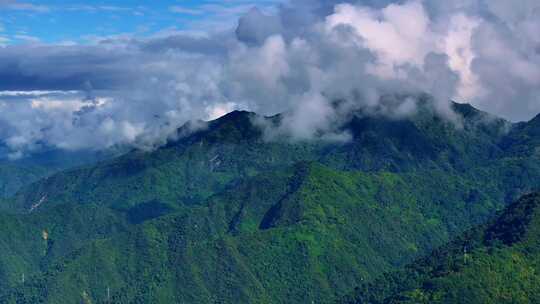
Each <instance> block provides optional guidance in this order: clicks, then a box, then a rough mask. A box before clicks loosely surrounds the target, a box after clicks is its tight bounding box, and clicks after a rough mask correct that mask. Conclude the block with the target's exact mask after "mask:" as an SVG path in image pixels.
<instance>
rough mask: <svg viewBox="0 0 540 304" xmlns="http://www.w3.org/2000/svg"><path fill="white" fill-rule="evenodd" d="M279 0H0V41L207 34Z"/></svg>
mask: <svg viewBox="0 0 540 304" xmlns="http://www.w3.org/2000/svg"><path fill="white" fill-rule="evenodd" d="M281 1H282V0H226V1H215V0H177V1H165V0H158V1H140V0H127V1H126V0H124V1H118V0H116V1H66V0H42V1H27V0H24V1H23V0H21V1H13V0H0V44H3V45H6V44H23V43H36V42H40V43H89V42H92V41H93V40H94V39H95V38H97V37H104V36H116V35H134V36H142V37H144V36H151V35H155V34H159V33H160V32H167V31H194V32H199V31H200V32H208V31H210V32H211V31H217V30H222V29H224V28H230V27H233V26H234V25H235V23H236V21H237V19H238V16H239V15H241V14H243V13H245V12H246V11H247V10H249V9H250V8H251V7H253V6H257V7H258V8H260V9H261V10H266V11H271V10H273V9H275V7H276V6H277V5H278V3H279V2H281Z"/></svg>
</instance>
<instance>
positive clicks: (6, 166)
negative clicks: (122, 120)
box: [0, 144, 116, 198]
mask: <svg viewBox="0 0 540 304" xmlns="http://www.w3.org/2000/svg"><path fill="white" fill-rule="evenodd" d="M8 154H9V153H8V150H7V148H5V147H4V145H2V144H0V198H8V197H10V196H12V195H14V194H15V193H16V192H17V191H18V190H20V189H21V188H22V187H24V186H27V185H30V184H31V183H33V182H36V181H38V180H40V179H42V178H44V177H47V176H50V175H52V174H54V173H56V172H59V171H62V170H66V169H69V168H74V167H78V166H82V165H88V164H93V163H96V162H98V161H100V160H104V159H107V158H112V157H113V156H114V155H116V153H113V152H112V151H109V152H94V151H73V152H71V151H63V150H59V149H52V148H50V149H44V150H42V151H39V152H35V153H33V154H31V155H28V156H26V157H23V158H20V159H10V158H9V157H8Z"/></svg>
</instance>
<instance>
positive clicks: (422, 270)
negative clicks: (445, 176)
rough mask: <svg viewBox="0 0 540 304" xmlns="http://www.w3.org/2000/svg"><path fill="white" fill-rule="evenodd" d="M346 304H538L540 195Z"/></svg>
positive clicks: (365, 289)
mask: <svg viewBox="0 0 540 304" xmlns="http://www.w3.org/2000/svg"><path fill="white" fill-rule="evenodd" d="M353 298H355V299H354V300H348V301H346V302H348V303H538V302H540V194H532V195H527V196H524V197H523V198H521V199H520V200H519V201H517V202H516V203H514V204H512V205H510V206H509V207H508V208H507V209H505V210H504V211H503V212H502V213H501V214H500V215H499V216H498V217H497V218H496V219H495V220H493V221H491V222H489V223H488V224H485V225H482V226H480V227H478V228H475V229H472V230H470V231H468V232H467V233H465V234H464V235H463V236H461V237H460V238H458V239H457V240H456V241H454V242H452V243H451V244H449V245H447V246H444V247H442V248H440V249H438V250H436V251H435V252H434V253H433V254H431V255H429V256H428V257H426V258H423V259H421V260H419V261H418V262H416V263H414V264H412V265H410V266H408V267H407V268H406V269H405V270H403V271H400V272H397V273H392V274H388V275H386V276H384V277H383V278H381V279H378V280H377V281H376V282H375V283H373V284H369V285H366V286H363V287H362V288H359V289H358V290H357V291H356V295H355V296H354V297H353Z"/></svg>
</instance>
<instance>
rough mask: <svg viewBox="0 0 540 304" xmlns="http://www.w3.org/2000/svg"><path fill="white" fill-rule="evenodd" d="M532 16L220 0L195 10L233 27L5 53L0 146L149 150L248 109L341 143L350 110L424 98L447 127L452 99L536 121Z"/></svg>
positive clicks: (299, 134)
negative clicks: (180, 132)
mask: <svg viewBox="0 0 540 304" xmlns="http://www.w3.org/2000/svg"><path fill="white" fill-rule="evenodd" d="M539 6H540V5H539V4H538V3H537V1H528V0H527V1H525V0H524V1H522V2H519V4H515V3H514V4H510V3H509V2H507V1H502V0H500V1H499V0H492V1H487V0H461V1H445V2H442V1H435V0H424V1H420V0H409V1H400V2H392V1H346V2H345V3H342V1H314V0H309V1H307V0H292V1H290V2H288V3H284V4H283V5H281V6H280V8H279V9H278V10H277V11H275V12H268V11H265V10H261V9H253V8H252V4H251V3H250V2H249V1H247V2H231V4H226V5H213V6H212V5H210V6H208V5H207V6H204V7H200V8H199V7H198V8H196V9H204V10H205V12H210V11H212V12H214V15H222V16H224V15H226V16H230V18H233V17H234V18H236V16H238V14H241V12H242V13H245V14H243V15H242V16H241V17H240V18H239V19H238V26H237V27H236V28H235V29H228V28H227V27H225V28H222V29H221V30H220V31H212V32H209V33H205V34H190V33H186V32H177V31H169V32H164V33H162V34H160V35H156V36H154V37H149V38H137V37H136V36H134V35H125V36H117V37H107V38H99V39H95V40H93V41H92V42H91V43H90V44H88V45H77V44H71V45H45V44H36V45H19V46H16V45H11V46H4V47H2V48H0V80H1V81H0V91H3V92H0V138H1V139H2V140H3V141H4V142H6V144H7V145H8V146H9V147H10V149H11V150H12V152H13V153H18V152H21V151H22V152H21V153H24V152H28V151H33V150H36V149H39V148H40V146H43V145H50V146H56V147H60V148H64V149H88V148H90V149H103V148H108V147H112V146H115V145H133V146H137V147H141V148H152V147H154V146H156V145H159V144H161V143H163V142H164V141H165V140H166V139H167V137H168V136H170V135H171V134H172V133H174V130H176V128H178V127H179V126H181V125H182V124H183V123H185V122H186V121H188V120H192V119H211V118H215V117H217V116H219V115H222V114H224V113H226V112H227V111H230V110H233V109H246V110H252V111H256V112H259V113H261V114H265V115H272V114H275V113H279V112H284V113H285V114H284V117H283V121H282V124H281V126H279V127H278V128H277V129H273V130H270V132H269V137H272V136H276V135H280V136H288V137H290V138H293V139H298V140H307V139H311V138H314V137H318V138H324V139H328V140H346V139H347V138H348V136H349V135H348V134H347V132H343V130H341V129H340V127H339V126H340V124H342V123H343V122H344V121H345V120H346V119H347V117H348V115H349V114H350V113H351V112H354V111H364V112H370V111H372V112H377V113H382V114H384V115H388V116H389V117H396V118H398V117H403V116H406V115H409V114H410V113H414V112H415V109H416V108H415V105H416V103H417V101H416V100H415V98H416V97H418V96H425V95H424V93H428V94H430V95H431V96H433V100H434V107H435V110H436V111H438V112H439V113H441V114H442V115H445V116H446V117H448V118H450V119H452V112H451V111H450V109H449V100H450V99H455V100H458V101H469V102H471V103H473V104H475V105H477V106H479V107H481V108H482V109H487V110H488V111H490V112H493V113H494V114H499V115H502V116H503V117H505V118H509V119H512V120H520V119H528V118H530V117H532V116H533V115H534V114H536V113H537V112H540V100H539V98H540V72H539V71H540V38H539V36H538V28H540V21H539V20H538V18H536V17H537V16H538V12H539V10H540V8H539ZM227 18H229V17H227ZM220 20H221V19H220Z"/></svg>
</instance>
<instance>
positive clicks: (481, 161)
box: [0, 104, 540, 303]
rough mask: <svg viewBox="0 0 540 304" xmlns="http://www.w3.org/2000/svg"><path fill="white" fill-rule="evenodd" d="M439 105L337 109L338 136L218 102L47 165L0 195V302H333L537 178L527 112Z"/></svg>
mask: <svg viewBox="0 0 540 304" xmlns="http://www.w3.org/2000/svg"><path fill="white" fill-rule="evenodd" d="M454 110H455V112H456V117H457V119H456V120H455V121H449V120H448V119H446V118H443V117H440V116H438V115H436V114H435V113H434V112H433V111H431V110H430V108H429V106H428V107H421V108H420V111H418V113H416V114H415V115H413V116H411V117H394V118H388V117H387V116H384V115H378V114H377V113H369V114H366V113H362V112H358V113H353V114H351V117H350V119H349V120H347V121H346V122H345V123H344V124H343V125H341V126H339V128H340V129H341V130H343V131H347V132H349V133H350V134H351V137H352V139H351V140H350V141H345V142H331V141H327V140H322V139H321V140H317V139H315V140H310V141H294V140H290V139H288V138H277V139H276V138H274V139H273V140H268V139H267V138H266V136H265V128H266V127H268V125H272V124H276V123H279V120H280V119H281V117H280V116H275V117H269V118H264V117H260V116H257V115H256V114H253V113H249V112H233V113H230V114H228V115H226V116H224V117H222V118H220V119H218V120H215V121H212V122H209V123H203V124H202V125H201V124H197V127H196V128H194V127H193V126H189V125H187V126H185V127H184V128H182V129H180V130H179V132H178V133H179V134H178V139H176V140H172V141H170V142H169V143H168V144H167V145H166V146H164V147H162V148H159V149H157V150H156V151H152V152H140V151H134V152H131V153H128V154H126V155H124V156H121V157H119V158H116V159H113V160H109V161H105V162H102V163H100V164H98V165H95V166H88V167H85V168H79V169H75V170H69V171H64V172H61V173H58V174H55V175H53V176H51V177H49V178H46V179H44V180H41V181H39V182H37V183H34V184H32V185H31V186H29V187H27V188H26V189H24V190H22V191H20V192H19V193H18V194H17V195H16V196H15V197H14V198H13V199H10V200H6V201H4V202H2V204H4V207H5V209H6V211H5V214H4V215H2V216H3V217H4V218H6V219H7V220H6V221H5V222H3V226H0V230H1V231H0V232H1V233H0V246H2V247H1V249H2V251H1V253H0V282H1V283H0V295H1V296H0V299H1V300H0V302H6V303H36V302H44V303H61V302H62V301H64V302H65V301H68V302H80V301H91V302H92V303H101V302H103V303H106V301H107V300H108V299H107V294H109V295H110V297H111V298H112V299H114V302H115V303H148V302H152V303H171V302H180V303H181V302H187V303H201V302H202V303H204V302H222V303H237V302H249V303H268V302H272V303H306V302H308V303H309V302H310V301H324V302H332V301H335V300H337V299H340V298H341V297H342V296H343V295H344V294H348V293H350V292H351V291H352V289H353V288H354V287H355V286H359V285H361V284H362V283H363V282H370V281H372V280H373V279H374V278H376V277H378V276H379V275H380V274H381V273H382V272H386V271H391V270H395V269H398V268H399V267H402V266H403V265H406V264H408V263H410V262H412V261H413V260H414V259H416V258H417V257H419V256H422V255H425V254H427V253H429V252H430V251H431V250H432V249H433V248H436V247H438V246H441V245H443V244H445V243H446V242H447V241H448V240H450V239H452V238H453V237H455V236H457V235H459V234H460V233H462V232H463V231H464V230H465V229H467V228H469V227H471V226H473V225H476V224H479V223H482V222H483V221H485V220H486V219H488V218H489V217H490V216H492V215H493V214H494V213H495V212H496V211H497V210H500V209H502V208H503V207H504V206H505V205H506V203H509V202H511V201H512V200H514V199H515V198H517V197H518V196H520V195H521V194H523V193H527V192H529V191H531V190H533V189H538V188H540V163H539V162H538V155H536V154H535V153H521V152H516V150H515V149H517V148H515V147H517V145H526V146H527V145H530V147H529V150H534V146H535V145H536V140H535V136H536V134H535V133H534V132H532V133H531V132H530V128H532V127H527V126H528V125H529V124H531V125H533V124H534V123H535V122H534V121H532V122H530V123H524V124H519V125H512V124H510V123H508V122H506V121H504V120H501V119H498V118H495V117H492V116H490V115H488V114H486V113H483V112H480V111H478V110H476V109H474V108H472V107H471V106H469V105H459V104H454ZM516 138H518V139H519V138H527V140H516ZM518 150H519V151H523V149H522V148H519V149H518ZM4 223H5V224H4ZM11 231H16V232H17V233H16V234H13V235H10V232H11ZM21 252H23V253H24V254H21ZM23 274H24V275H25V281H24V283H23V282H22V276H23ZM107 290H108V291H109V292H108V293H107Z"/></svg>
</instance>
